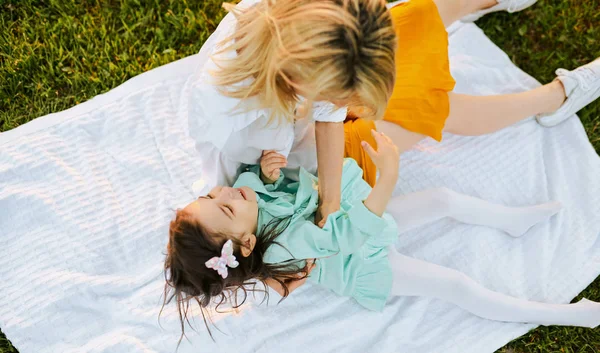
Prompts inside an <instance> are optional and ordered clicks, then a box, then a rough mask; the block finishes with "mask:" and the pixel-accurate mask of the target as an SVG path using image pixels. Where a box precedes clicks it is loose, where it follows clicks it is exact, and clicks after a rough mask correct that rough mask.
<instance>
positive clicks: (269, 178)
mask: <svg viewBox="0 0 600 353" xmlns="http://www.w3.org/2000/svg"><path fill="white" fill-rule="evenodd" d="M286 166H287V159H286V158H285V157H284V156H283V155H282V154H279V153H277V152H275V151H263V153H262V156H261V158H260V178H261V180H262V181H263V183H265V184H273V183H274V182H276V181H277V179H279V176H280V175H281V168H285V167H286Z"/></svg>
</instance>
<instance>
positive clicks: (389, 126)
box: [375, 80, 565, 152]
mask: <svg viewBox="0 0 600 353" xmlns="http://www.w3.org/2000/svg"><path fill="white" fill-rule="evenodd" d="M448 97H449V99H450V115H449V116H448V118H447V119H446V126H445V127H444V131H447V132H450V133H453V134H457V135H468V136H476V135H485V134H489V133H492V132H496V131H498V130H501V129H504V128H506V127H508V126H510V125H513V124H515V123H517V122H519V121H521V120H524V119H526V118H528V117H532V116H534V115H537V114H543V113H551V112H554V111H555V110H557V109H558V108H559V107H560V106H561V105H562V103H563V102H564V101H565V91H564V88H563V85H562V83H561V82H560V81H558V80H555V81H553V82H552V83H549V84H547V85H544V86H542V87H538V88H535V89H532V90H530V91H526V92H521V93H512V94H502V95H495V96H470V95H465V94H457V93H454V92H450V93H448ZM375 126H376V128H377V131H380V132H383V133H384V134H386V135H388V136H389V137H390V138H391V139H392V140H393V141H394V143H396V145H398V148H399V149H400V151H401V152H404V151H406V150H409V149H410V148H411V147H412V146H413V145H415V144H416V143H417V142H419V141H420V140H422V139H423V138H425V136H424V135H421V134H418V133H414V132H410V131H408V130H406V129H404V128H402V127H401V126H399V125H397V124H394V123H391V122H388V121H384V120H381V121H377V122H375Z"/></svg>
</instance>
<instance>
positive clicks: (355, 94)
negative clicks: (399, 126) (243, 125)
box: [212, 0, 396, 120]
mask: <svg viewBox="0 0 600 353" xmlns="http://www.w3.org/2000/svg"><path fill="white" fill-rule="evenodd" d="M226 8H227V9H229V10H231V11H232V13H233V14H234V15H235V17H236V19H237V28H236V30H235V33H234V34H233V35H232V36H231V37H230V38H227V39H226V40H224V41H223V42H222V47H221V49H220V50H219V51H217V52H216V53H215V56H214V57H213V60H214V61H215V63H216V64H217V67H218V70H217V71H215V72H213V73H212V74H213V76H214V78H215V81H216V84H217V85H218V86H220V88H221V91H222V92H223V94H225V95H227V96H229V97H234V98H239V99H245V98H248V97H254V96H256V97H258V100H257V102H258V106H255V107H251V108H249V109H257V108H266V109H270V111H271V120H273V119H274V118H278V119H279V118H284V119H288V120H292V119H293V118H294V109H295V107H296V103H297V102H298V101H299V95H302V96H304V97H305V98H306V99H307V100H308V101H309V102H313V101H315V100H317V99H323V97H326V100H336V101H343V102H344V103H345V104H347V105H348V106H361V107H363V108H367V109H366V111H367V114H366V115H367V116H363V117H366V118H372V119H378V118H380V117H381V116H382V115H383V112H384V111H385V107H386V105H387V102H388V100H389V97H390V95H391V93H392V90H393V87H394V80H395V72H396V69H395V64H394V56H395V50H396V34H395V32H394V29H393V25H392V19H391V16H390V14H389V12H388V10H387V8H386V6H385V0H262V1H261V2H259V3H257V4H256V5H255V6H252V7H250V8H247V9H239V7H237V8H233V6H228V7H226ZM233 50H235V51H236V52H237V56H236V57H235V58H232V59H219V58H218V55H219V54H223V53H225V52H229V51H233ZM248 79H250V80H249V81H247V82H250V83H249V84H242V85H241V84H240V83H241V82H243V81H245V82H246V80H248ZM363 111H364V109H363Z"/></svg>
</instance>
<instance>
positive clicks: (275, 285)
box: [264, 260, 316, 297]
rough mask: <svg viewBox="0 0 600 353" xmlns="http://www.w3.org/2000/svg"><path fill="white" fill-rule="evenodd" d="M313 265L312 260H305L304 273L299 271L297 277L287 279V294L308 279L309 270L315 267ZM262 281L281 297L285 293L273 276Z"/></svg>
mask: <svg viewBox="0 0 600 353" xmlns="http://www.w3.org/2000/svg"><path fill="white" fill-rule="evenodd" d="M315 266H316V264H315V263H314V260H306V267H307V270H306V274H305V273H304V272H300V273H298V278H299V279H296V280H288V281H287V282H286V285H287V288H288V295H290V294H292V292H293V291H295V290H296V289H298V287H300V286H301V285H303V284H304V283H305V282H306V280H307V279H308V275H310V272H311V271H312V270H313V269H314V268H315ZM264 282H265V284H266V285H267V286H269V287H271V288H272V289H273V290H274V291H276V292H277V294H279V295H281V296H282V297H283V296H284V295H285V290H284V288H283V286H282V285H281V283H279V282H277V280H275V279H273V278H267V279H266V280H265V281H264ZM284 282H285V281H284Z"/></svg>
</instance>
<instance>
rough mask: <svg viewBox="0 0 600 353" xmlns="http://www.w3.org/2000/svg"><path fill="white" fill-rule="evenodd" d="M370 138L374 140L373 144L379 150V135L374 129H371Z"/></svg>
mask: <svg viewBox="0 0 600 353" xmlns="http://www.w3.org/2000/svg"><path fill="white" fill-rule="evenodd" d="M371 136H373V139H375V143H376V144H377V146H376V147H377V148H379V144H380V143H381V134H380V133H379V132H377V130H375V129H371Z"/></svg>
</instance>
